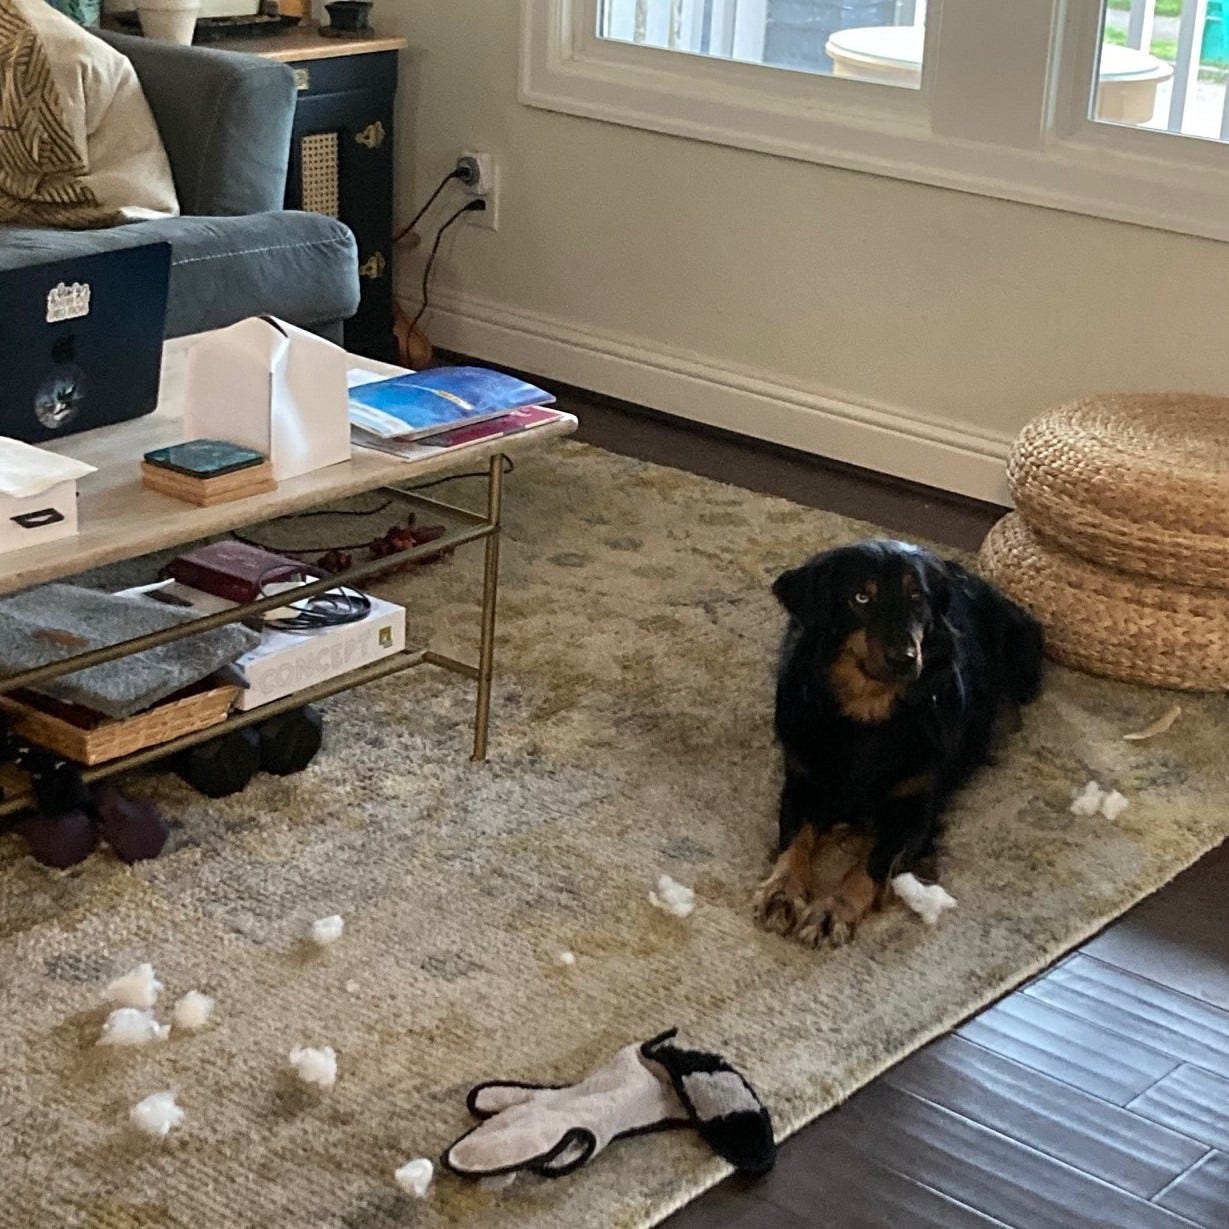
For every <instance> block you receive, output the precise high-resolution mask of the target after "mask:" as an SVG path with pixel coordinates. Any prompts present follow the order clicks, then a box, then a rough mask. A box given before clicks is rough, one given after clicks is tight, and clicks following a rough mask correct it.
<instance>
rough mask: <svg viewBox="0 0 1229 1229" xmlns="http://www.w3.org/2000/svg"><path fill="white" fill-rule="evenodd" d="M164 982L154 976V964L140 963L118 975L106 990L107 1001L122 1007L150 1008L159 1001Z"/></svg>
mask: <svg viewBox="0 0 1229 1229" xmlns="http://www.w3.org/2000/svg"><path fill="white" fill-rule="evenodd" d="M161 989H162V983H161V982H160V981H159V980H158V979H157V977H155V976H154V966H153V965H152V964H148V963H146V964H139V965H137V966H136V968H135V969H129V970H128V972H127V973H125V974H124V976H123V977H117V978H116V979H115V980H114V981H113V982H111V983H110V984H109V985H108V986H107V989H106V991H105V993H106V996H107V1001H108V1002H111V1003H115V1004H117V1005H118V1006H120V1007H140V1008H142V1009H144V1010H148V1009H149V1008H150V1007H152V1006H153V1005H154V1004H155V1003H156V1002H157V1001H158V992H159V991H160V990H161Z"/></svg>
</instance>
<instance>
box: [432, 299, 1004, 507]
mask: <svg viewBox="0 0 1229 1229" xmlns="http://www.w3.org/2000/svg"><path fill="white" fill-rule="evenodd" d="M430 325H431V330H430V331H431V339H432V341H434V342H435V344H436V345H439V346H442V347H444V348H445V349H448V350H457V351H459V352H460V353H463V354H471V355H473V356H474V357H475V358H481V359H483V360H485V361H487V362H491V363H499V364H503V365H504V366H508V367H514V368H518V369H520V370H521V371H528V372H533V373H534V374H536V375H540V376H545V377H548V378H553V379H556V380H560V381H563V382H565V383H568V384H574V385H576V386H577V387H580V388H585V389H590V390H592V391H593V392H597V393H604V394H606V395H607V396H611V397H617V398H619V399H620V400H623V401H630V402H632V403H634V404H636V405H642V406H648V407H649V408H650V409H654V410H661V411H664V412H666V413H668V414H676V415H678V416H679V417H681V418H687V419H691V420H693V421H695V422H701V423H706V424H708V425H709V426H713V427H721V428H724V429H725V430H728V431H736V432H738V433H740V434H742V435H748V436H753V437H754V438H756V439H761V440H768V441H770V442H771V443H774V444H783V445H785V446H787V447H789V448H797V449H800V450H801V451H803V452H810V453H815V454H817V455H819V456H824V457H830V458H832V459H834V460H837V461H844V462H847V463H849V464H851V465H859V466H862V467H864V468H866V469H871V470H876V471H878V472H880V473H884V474H891V475H893V476H894V477H898V478H907V479H909V480H911V481H913V482H920V483H924V484H925V485H927V486H932V487H938V488H939V489H941V490H945V491H953V492H956V493H958V494H961V495H967V496H970V497H972V498H974V499H984V500H987V501H989V502H991V503H998V504H1006V503H1008V493H1007V480H1006V473H1005V463H1006V459H1007V451H1008V448H1009V446H1010V443H1011V441H1010V439H1009V438H1008V437H1007V436H1004V435H999V434H996V433H992V432H988V431H977V430H974V429H970V428H968V427H964V426H959V425H957V424H954V423H950V422H942V421H937V420H934V419H928V418H924V417H922V416H920V415H918V414H915V413H913V412H911V411H910V410H908V409H906V408H905V407H904V406H899V405H890V404H885V403H881V402H871V401H867V400H865V399H860V398H855V397H852V396H850V395H849V394H848V393H845V392H843V391H841V390H839V389H831V388H822V387H819V386H812V387H801V386H798V385H792V384H784V383H782V382H781V381H779V380H777V379H774V378H773V376H772V375H771V374H770V373H768V372H764V371H757V370H755V369H753V368H749V367H742V366H735V365H732V364H729V365H723V364H718V363H715V362H713V361H711V360H709V359H706V358H703V357H701V356H699V355H696V354H691V353H687V352H685V351H680V350H675V349H673V348H671V347H668V346H663V345H659V344H656V343H651V342H649V341H647V340H644V339H640V338H632V337H625V336H619V335H617V334H613V333H605V332H603V333H599V332H596V331H594V330H591V329H581V328H577V327H576V326H574V325H572V324H568V323H566V322H565V321H562V320H558V319H554V318H552V317H549V316H546V315H544V314H541V313H538V312H527V311H522V310H520V309H516V308H509V307H505V306H503V305H501V304H497V303H493V302H489V301H487V300H483V299H479V298H475V297H472V296H469V295H457V294H450V293H448V292H445V291H439V292H437V294H436V296H435V300H434V302H433V303H432V305H431V316H430Z"/></svg>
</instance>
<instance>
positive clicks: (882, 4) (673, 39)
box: [598, 0, 926, 90]
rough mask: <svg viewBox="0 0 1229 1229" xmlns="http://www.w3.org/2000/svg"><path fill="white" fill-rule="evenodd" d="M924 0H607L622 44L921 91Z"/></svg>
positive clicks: (606, 17) (607, 33) (601, 23)
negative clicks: (849, 78)
mask: <svg viewBox="0 0 1229 1229" xmlns="http://www.w3.org/2000/svg"><path fill="white" fill-rule="evenodd" d="M925 21H926V0H603V2H602V4H601V7H600V9H599V17H598V33H599V35H600V36H601V37H602V38H606V39H612V40H615V41H617V42H624V43H638V44H641V45H642V46H647V47H658V48H661V49H663V50H667V51H681V52H686V53H689V54H691V55H705V56H713V57H716V58H718V59H726V60H742V61H745V62H746V63H749V64H763V65H766V66H768V67H770V68H790V69H795V70H797V71H799V72H809V73H823V74H827V75H829V76H834V77H856V78H858V79H861V80H871V81H876V82H878V83H880V84H883V85H894V86H900V87H902V88H905V89H914V90H916V89H918V88H919V87H920V86H921V82H922V54H923V41H924V38H923V36H924V32H925V31H924V28H925Z"/></svg>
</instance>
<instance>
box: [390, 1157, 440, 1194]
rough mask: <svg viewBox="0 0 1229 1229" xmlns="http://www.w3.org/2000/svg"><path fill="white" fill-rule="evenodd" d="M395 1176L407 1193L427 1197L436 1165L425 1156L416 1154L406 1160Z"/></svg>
mask: <svg viewBox="0 0 1229 1229" xmlns="http://www.w3.org/2000/svg"><path fill="white" fill-rule="evenodd" d="M393 1177H394V1178H395V1179H396V1180H397V1185H398V1186H399V1187H401V1189H402V1190H403V1191H405V1193H406V1194H407V1195H413V1196H414V1198H415V1199H426V1197H427V1191H429V1190H430V1189H431V1179H432V1178H433V1177H435V1166H434V1165H432V1164H431V1162H430V1161H429V1160H427V1158H426V1157H425V1156H416V1157H415V1158H414V1159H413V1160H412V1161H406V1163H405V1164H404V1165H402V1166H401V1168H400V1169H399V1170H397V1172H396V1173H395V1174H393Z"/></svg>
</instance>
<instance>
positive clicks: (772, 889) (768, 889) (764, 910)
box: [753, 872, 808, 935]
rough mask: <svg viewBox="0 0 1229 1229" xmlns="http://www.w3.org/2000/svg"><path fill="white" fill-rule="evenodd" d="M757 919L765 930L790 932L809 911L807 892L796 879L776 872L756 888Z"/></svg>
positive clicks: (781, 932)
mask: <svg viewBox="0 0 1229 1229" xmlns="http://www.w3.org/2000/svg"><path fill="white" fill-rule="evenodd" d="M753 900H754V910H755V920H756V922H757V923H758V924H759V925H760V926H762V927H763V928H764V929H765V930H771V931H773V932H774V933H776V934H779V935H787V934H789V933H790V932H791V931H792V930H793V929H794V927H795V926H797V925H798V923H799V921H801V919H802V917H803V916H804V915H805V913H806V911H807V906H808V901H807V896H806V892H805V891H803V889H802V888H801V887H800V886H799V885H798V884H797V883H795V882H794V881H792V880H791V879H790V878H788V877H787V876H784V875H778V874H776V873H775V872H774V873H773V874H771V875H769V876H768V878H767V879H765V880H764V882H763V883H761V884H760V886H759V887H758V888H756V890H755V897H754V898H753Z"/></svg>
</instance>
